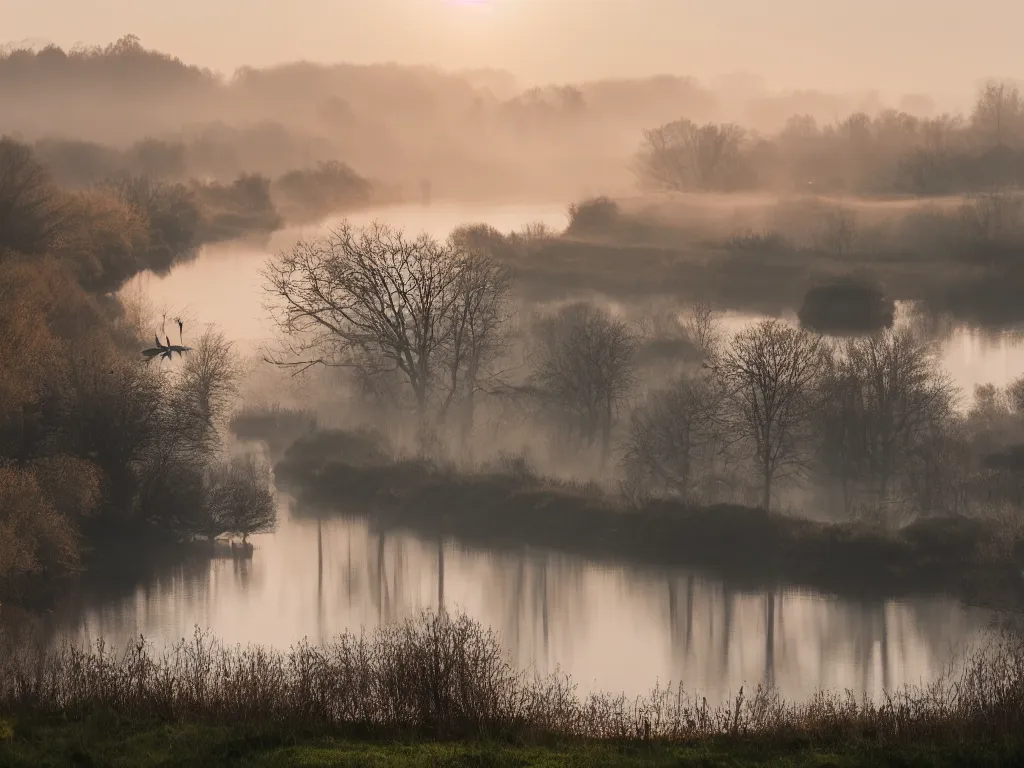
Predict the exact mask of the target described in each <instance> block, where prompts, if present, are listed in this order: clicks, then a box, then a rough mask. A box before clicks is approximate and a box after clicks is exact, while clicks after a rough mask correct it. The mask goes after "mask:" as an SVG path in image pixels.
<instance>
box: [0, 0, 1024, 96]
mask: <svg viewBox="0 0 1024 768" xmlns="http://www.w3.org/2000/svg"><path fill="white" fill-rule="evenodd" d="M1021 29H1024V2H1020V0H981V1H980V2H978V1H977V0H975V2H968V1H967V0H288V1H283V0H170V1H169V2H160V1H159V0H0V38H2V39H3V40H5V41H10V42H17V41H22V40H36V41H38V40H46V41H52V42H56V43H58V44H59V45H62V46H70V45H73V44H75V43H79V42H81V43H88V44H94V43H106V42H110V41H112V40H115V39H116V38H118V37H120V36H121V35H123V34H125V33H133V34H136V35H138V36H139V37H140V38H141V39H142V43H143V45H145V46H146V47H150V48H158V49H161V50H165V51H168V52H171V53H174V54H176V55H178V56H180V57H181V58H183V59H185V60H186V61H189V62H194V63H198V64H202V65H205V66H209V67H212V68H214V69H217V70H220V71H222V72H225V73H230V72H231V71H233V70H234V69H235V67H237V66H238V65H241V64H251V65H264V64H271V63H277V62H282V61H289V60H295V59H297V58H307V59H311V60H319V61H353V62H360V63H365V62H372V61H398V62H403V63H430V64H437V65H440V66H442V67H446V68H462V67H484V66H490V67H500V68H504V69H508V70H510V71H512V72H514V73H516V74H517V75H519V76H521V77H522V78H523V79H524V80H530V81H535V80H545V81H547V80H557V81H565V80H579V79H591V78H598V77H605V76H610V75H612V76H614V75H622V76H633V75H645V74H655V73H663V72H670V73H674V74H690V75H694V76H696V77H699V78H701V79H703V80H711V79H713V78H714V77H715V76H716V75H719V74H722V73H726V72H732V71H738V70H745V71H748V72H753V73H756V74H758V75H761V76H763V77H764V79H765V80H766V82H767V84H768V85H769V87H794V86H795V87H824V88H830V89H852V88H862V87H868V88H878V89H880V90H882V91H883V92H886V93H893V92H901V91H914V90H917V91H929V92H932V93H936V94H953V93H958V92H960V93H962V92H965V91H971V90H972V89H973V88H974V87H975V85H976V83H977V82H978V81H979V80H980V79H981V78H983V77H987V76H1011V77H1012V76H1015V75H1016V74H1018V73H1022V74H1024V56H1022V55H1021V53H1020V52H1021V50H1022V49H1021V47H1020V42H1019V40H1020V34H1021V32H1020V30H1021Z"/></svg>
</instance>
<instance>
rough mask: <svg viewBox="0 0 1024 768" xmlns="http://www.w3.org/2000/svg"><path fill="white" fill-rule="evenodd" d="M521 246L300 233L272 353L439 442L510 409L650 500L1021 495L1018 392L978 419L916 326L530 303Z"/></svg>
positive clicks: (981, 411) (842, 504) (476, 235)
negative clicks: (520, 280) (522, 290)
mask: <svg viewBox="0 0 1024 768" xmlns="http://www.w3.org/2000/svg"><path fill="white" fill-rule="evenodd" d="M508 247H510V245H509V242H508V240H507V239H506V238H503V237H502V236H501V235H500V234H499V233H497V232H494V231H493V230H489V228H487V227H482V226H477V227H462V228H459V229H457V230H455V231H454V232H453V233H452V235H451V236H450V237H449V238H448V239H447V240H445V241H443V242H441V241H438V240H435V239H433V238H430V237H427V236H425V235H423V236H420V237H419V238H416V239H411V238H408V237H406V236H405V235H404V234H403V233H401V232H399V231H396V230H393V229H391V228H388V227H386V226H384V225H382V224H375V225H373V226H371V227H368V228H366V229H357V228H353V227H351V226H350V225H348V224H344V225H342V226H341V227H340V228H339V229H337V230H335V231H333V232H332V233H330V234H328V235H326V236H324V237H321V238H315V239H312V240H307V241H304V242H302V243H300V244H298V245H297V246H296V247H295V248H294V249H292V250H291V251H288V252H284V253H282V254H279V255H278V256H277V257H275V258H273V259H271V260H270V261H269V262H268V264H267V267H266V270H265V277H266V287H267V290H268V291H269V293H270V294H271V296H272V307H273V309H274V312H275V315H274V316H275V319H276V321H277V324H278V328H279V329H280V331H281V341H282V345H281V346H280V347H279V348H278V349H277V350H276V352H275V353H274V354H273V355H270V356H269V357H268V359H270V360H271V361H272V362H275V363H277V364H280V365H283V366H287V367H291V368H293V369H295V370H304V369H306V368H309V367H311V366H314V365H325V366H330V367H332V368H338V369H341V370H343V371H344V372H345V373H346V374H348V379H347V380H348V381H349V382H350V383H353V384H354V385H355V387H356V391H357V392H358V393H359V396H360V397H363V398H365V399H366V401H367V402H374V403H376V404H377V405H378V406H380V407H381V408H382V409H383V411H389V412H390V413H392V414H396V415H397V416H398V418H399V419H400V420H401V419H405V418H407V417H406V416H402V415H401V414H409V415H414V416H415V423H416V428H417V431H418V432H419V434H420V437H421V438H422V437H423V436H424V435H427V436H428V437H429V438H430V440H431V441H432V442H430V443H429V444H425V445H428V446H435V447H436V446H437V445H446V444H447V443H446V439H447V438H448V437H452V436H457V437H458V443H459V444H460V445H461V446H462V448H463V450H464V451H466V452H467V453H468V452H471V451H472V450H473V448H472V446H473V445H474V443H473V438H474V436H475V437H477V438H480V439H484V440H487V439H488V438H487V436H486V435H488V434H490V435H497V434H498V432H499V430H500V429H501V427H500V426H495V420H496V419H497V420H498V421H499V422H500V423H502V424H504V426H506V427H508V426H510V425H511V422H508V421H507V419H508V418H510V416H509V414H510V413H515V414H517V415H518V417H519V418H521V419H522V420H523V423H526V424H528V425H529V428H530V429H531V430H532V431H533V433H534V434H537V435H542V436H545V437H546V438H547V440H548V442H549V444H550V445H551V446H553V452H554V453H556V454H558V455H560V456H563V457H566V456H573V455H576V456H590V457H593V458H594V459H595V460H596V461H597V466H601V467H606V472H605V473H606V474H607V470H609V469H611V468H612V467H613V466H616V467H618V469H619V477H620V485H621V488H622V490H623V492H625V493H626V494H627V496H629V497H630V498H631V499H633V500H634V501H637V502H641V501H643V500H646V499H650V498H651V497H656V496H662V497H665V496H671V497H677V498H683V499H685V500H686V501H688V502H692V503H694V504H710V503H715V502H722V501H729V502H739V503H747V504H751V505H759V506H763V507H765V508H768V509H777V508H780V507H787V506H789V507H791V506H794V505H800V506H814V507H815V508H819V509H823V510H829V511H831V512H833V513H835V514H837V515H842V516H846V517H859V518H865V517H866V518H869V519H872V520H874V521H875V522H883V521H890V522H895V521H898V520H901V519H904V518H905V517H906V516H907V515H914V514H939V513H945V514H962V513H965V512H967V511H968V510H970V509H977V508H982V507H984V508H985V509H993V508H995V507H997V506H999V505H1003V504H1010V503H1014V499H1015V498H1017V495H1019V493H1018V492H1017V491H1012V492H1011V488H1016V485H1015V484H1016V483H1018V482H1019V478H1018V477H1017V475H1015V474H1014V473H1015V472H1016V471H1017V470H1016V469H1015V468H1014V467H1013V466H1012V462H1010V464H1007V461H1009V460H1008V459H1006V458H1005V456H1004V458H1003V459H1000V458H999V457H1000V456H1002V455H1003V454H1004V453H1006V451H1010V452H1011V453H1010V454H1007V455H1012V448H1013V446H1014V445H1016V442H1015V441H1017V440H1020V439H1021V438H1022V437H1024V399H1021V398H1020V393H1019V392H1018V390H1020V389H1021V387H1022V386H1024V384H1022V383H1021V382H1018V383H1016V384H1014V385H1013V386H1012V387H1010V388H1009V389H1008V390H1006V391H1003V390H996V389H995V388H991V387H990V388H982V389H980V390H979V391H978V393H976V396H975V402H974V404H973V407H971V408H969V409H967V410H966V411H965V410H964V409H962V408H960V407H959V406H960V405H961V393H960V392H959V391H958V389H957V387H956V386H955V385H954V384H953V382H952V381H951V379H950V377H949V375H948V374H947V373H946V372H945V371H944V370H943V369H942V366H941V361H940V358H939V354H938V348H937V345H936V342H935V341H934V340H933V339H932V338H931V337H930V336H929V335H928V334H927V333H926V332H925V331H924V330H922V329H921V328H920V327H918V326H915V325H913V324H897V326H896V327H892V328H884V329H882V330H880V331H878V332H875V333H870V334H862V335H857V336H850V337H845V338H837V337H830V336H826V335H821V334H818V333H815V332H814V331H812V330H809V329H807V328H801V327H793V326H791V325H789V324H787V323H785V322H783V321H781V320H779V319H774V318H769V319H765V320H762V321H759V322H755V323H752V324H750V325H748V326H747V327H745V328H743V329H741V330H740V331H738V332H736V333H735V334H732V335H728V334H725V333H724V332H723V331H722V326H721V319H720V317H719V316H718V315H717V313H716V312H715V311H714V309H713V308H712V307H711V306H709V305H707V304H700V305H697V306H695V307H691V308H690V309H689V310H686V309H685V308H682V307H680V308H676V309H674V310H669V311H666V312H664V313H662V314H661V315H658V316H648V317H641V318H630V317H627V316H624V315H622V314H621V313H613V312H612V311H611V310H609V309H607V308H604V307H601V306H598V305H597V304H595V303H592V302H581V301H575V302H569V303H566V304H562V305H561V306H558V307H553V308H550V309H547V310H541V311H533V312H529V313H528V312H526V311H525V307H524V306H523V305H521V304H520V303H519V302H518V301H517V300H516V297H515V274H514V269H513V268H512V267H511V266H509V265H510V264H511V263H513V260H512V259H510V258H509V257H508V255H507V254H506V255H505V256H504V257H503V256H502V251H501V249H502V248H508ZM1022 381H1024V380H1022ZM509 405H511V409H509V408H508V407H507V406H509ZM481 411H484V412H486V413H487V419H486V421H487V422H488V426H487V427H484V425H483V424H482V423H481V420H480V419H479V418H476V420H475V417H478V414H479V413H480V412H481ZM453 415H456V418H455V419H454V420H453V419H452V416H453ZM502 419H505V421H504V422H502V421H501V420H502ZM453 428H456V431H454V432H453V431H452V430H453ZM486 429H493V430H494V431H493V432H489V433H488V432H485V431H484V430H486ZM427 449H428V450H433V448H429V447H428V448H427ZM1001 452H1002V453H1001ZM1000 461H1002V463H1000ZM1015 494H1016V495H1015Z"/></svg>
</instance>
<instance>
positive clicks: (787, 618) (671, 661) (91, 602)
mask: <svg viewBox="0 0 1024 768" xmlns="http://www.w3.org/2000/svg"><path fill="white" fill-rule="evenodd" d="M351 218H352V220H353V221H354V222H355V223H363V222H366V221H369V220H371V219H373V218H379V219H381V220H383V221H386V222H388V223H390V224H394V225H396V226H400V227H403V228H405V229H406V230H407V231H423V230H425V231H428V232H430V233H431V234H433V235H436V236H445V235H446V234H447V233H448V231H449V230H450V229H451V228H452V227H454V226H456V225H457V224H460V223H465V222H480V221H483V222H487V223H489V224H492V225H494V226H495V227H497V228H498V229H500V230H502V231H509V230H512V229H518V228H519V227H520V226H521V225H522V224H524V223H527V222H532V221H543V222H545V223H547V224H549V225H550V226H552V227H555V228H558V229H561V228H563V227H564V225H565V215H564V207H563V206H561V205H552V206H535V207H504V208H486V209H485V208H476V209H474V208H472V207H466V206H446V205H442V204H435V205H433V206H430V207H429V208H423V207H419V206H412V207H403V208H392V209H384V210H376V211H369V212H364V213H362V214H360V215H358V216H354V217H351ZM297 234H299V233H297V232H287V233H283V234H282V235H281V236H280V237H279V238H277V240H276V241H275V243H272V244H271V248H270V249H271V250H276V248H277V247H281V244H286V243H287V242H288V241H289V240H294V238H295V237H296V235H297ZM265 258H266V255H265V253H255V252H253V250H252V249H248V250H246V249H243V248H239V247H236V246H232V247H223V248H212V249H208V250H207V251H206V252H204V253H202V254H201V255H200V256H199V258H198V259H197V260H196V261H194V262H192V263H189V264H185V265H182V266H180V267H178V268H176V269H175V270H174V271H173V272H172V274H171V275H170V276H168V277H166V278H162V279H161V278H155V277H148V278H143V279H142V280H140V281H139V285H138V287H140V288H142V290H144V291H145V293H146V294H147V296H148V297H149V299H150V300H151V301H152V302H153V303H154V304H155V305H156V306H157V307H161V306H167V307H173V308H174V310H175V311H183V312H184V313H185V314H186V315H187V316H188V317H190V318H193V323H198V324H203V323H207V322H213V323H217V324H218V325H220V326H221V327H222V328H224V330H225V331H226V332H227V333H228V334H229V335H230V336H231V337H232V338H235V339H237V340H238V341H239V342H240V343H242V344H243V345H245V344H252V343H254V342H256V341H258V340H260V339H262V338H265V337H267V336H268V335H269V333H270V331H269V324H268V322H267V321H266V319H265V313H264V310H263V308H262V302H263V295H262V290H261V287H260V283H261V278H260V275H259V269H260V267H261V266H262V264H263V262H264V260H265ZM186 341H187V339H186ZM943 356H944V359H945V364H946V366H947V368H948V369H949V371H950V372H951V374H952V375H953V376H954V377H955V378H956V380H957V381H958V383H959V384H960V385H961V386H962V387H963V388H964V390H965V391H966V392H970V390H971V389H972V388H973V386H974V384H976V383H984V382H993V383H996V384H1004V383H1006V382H1007V381H1009V380H1011V379H1012V378H1015V377H1016V376H1017V375H1019V373H1020V372H1022V371H1024V347H1021V346H1019V344H1018V342H1017V341H1016V339H1015V338H1014V337H1010V336H1005V337H999V338H991V337H988V336H986V337H984V338H983V337H981V336H979V335H975V334H972V333H970V332H968V331H958V332H956V333H954V334H953V336H952V337H951V338H950V339H948V340H947V341H945V342H944V347H943ZM293 504H294V501H293V500H292V499H290V498H288V497H287V496H285V495H284V494H282V496H281V517H280V523H279V527H278V530H277V532H276V533H274V534H271V535H268V536H258V537H255V538H254V543H255V545H256V547H257V549H256V552H255V555H254V557H253V558H252V559H251V560H248V561H245V560H236V559H232V558H230V557H228V558H224V559H214V560H212V561H209V560H207V561H204V562H189V563H184V564H179V565H177V566H174V567H172V568H169V569H167V570H165V571H163V572H161V573H160V574H159V575H158V576H153V577H151V578H149V579H147V580H144V581H142V582H141V583H121V584H117V585H116V588H114V587H112V586H110V585H108V586H107V587H104V588H95V589H89V590H86V591H84V592H83V594H82V595H80V596H79V598H77V599H75V600H74V601H73V602H69V603H68V604H67V605H65V606H63V607H60V608H58V610H57V612H56V614H55V615H54V617H53V618H54V620H55V621H56V622H57V623H58V626H59V627H60V632H61V634H62V635H64V636H66V637H69V638H73V639H76V640H84V641H88V640H91V639H94V638H96V637H99V636H102V637H104V638H105V639H106V640H108V641H111V642H114V643H115V644H120V643H124V642H126V641H127V640H128V639H130V638H131V637H133V636H135V637H137V636H138V635H139V634H140V633H141V634H144V635H146V636H147V637H149V638H151V639H153V640H154V641H155V642H157V643H159V642H161V641H167V640H174V639H180V638H182V637H187V636H190V635H191V634H192V631H193V628H194V626H196V625H198V626H199V627H202V628H209V629H210V630H211V631H212V632H213V633H214V634H216V635H217V636H218V637H219V638H221V639H222V640H224V641H226V642H229V643H236V642H238V643H242V644H245V643H248V642H257V643H264V644H272V645H275V646H279V647H284V648H286V647H287V646H288V645H290V644H291V643H294V642H296V641H299V640H301V639H302V638H303V637H308V638H310V639H311V640H319V639H328V638H330V637H331V636H332V635H334V634H336V633H338V632H340V631H341V630H343V629H346V628H348V629H352V630H355V631H358V630H359V628H360V627H367V628H369V627H371V626H373V625H374V624H376V623H378V622H381V621H389V620H395V619H401V618H403V617H407V616H411V615H413V614H414V613H415V612H417V611H419V610H421V609H423V608H436V607H437V605H438V603H439V601H443V602H444V605H445V606H446V608H447V609H449V610H453V609H461V610H464V611H466V612H468V613H470V614H471V615H473V616H475V617H477V618H479V619H480V620H481V621H482V622H483V623H484V624H486V625H488V626H490V627H492V628H494V629H495V630H497V631H498V632H499V633H500V634H501V637H502V640H503V642H504V643H505V645H506V646H507V648H508V649H509V651H510V652H511V653H512V654H513V655H514V657H515V659H516V660H517V662H518V663H520V664H522V665H524V666H530V665H532V666H535V667H536V668H537V669H539V670H541V671H553V670H554V669H556V668H560V669H561V670H562V671H564V672H567V673H569V674H571V675H572V677H573V678H574V680H575V681H576V682H577V683H578V684H579V686H580V689H581V690H583V691H586V690H606V691H614V692H620V691H621V692H626V693H628V694H634V695H635V694H643V693H646V692H647V691H649V690H650V689H651V687H653V686H654V684H655V683H656V682H659V681H660V682H661V683H663V684H664V683H666V682H669V681H671V682H674V683H680V682H681V683H682V684H683V685H684V686H685V688H686V689H687V690H688V691H689V692H691V693H695V694H703V695H707V696H708V698H709V700H711V701H719V700H722V699H724V698H725V697H727V696H729V695H731V694H735V692H736V691H737V690H738V689H739V687H740V686H741V685H745V686H747V688H748V690H749V689H750V687H752V686H754V685H756V684H757V683H759V682H762V681H765V680H772V681H773V682H775V683H776V684H777V685H778V686H779V688H780V690H781V692H782V693H783V695H785V696H787V697H790V698H796V699H801V698H806V697H808V696H810V695H811V694H812V693H814V692H815V691H816V690H819V689H829V690H840V691H841V690H844V689H849V690H851V691H853V692H854V693H855V694H857V695H858V696H860V695H862V694H867V695H869V696H878V695H879V694H880V693H881V691H882V690H883V689H891V688H893V687H895V686H899V685H901V684H903V683H912V684H921V683H927V682H929V681H931V680H933V679H934V678H936V677H937V676H938V675H939V674H940V673H941V672H942V671H943V669H944V668H945V666H946V665H947V664H948V663H949V662H950V660H951V659H952V658H953V656H954V654H955V653H956V652H957V651H958V650H962V649H963V648H964V647H965V646H967V645H968V644H970V643H972V642H975V641H977V640H979V639H980V637H981V633H983V632H984V630H985V629H986V628H987V627H988V625H989V622H990V620H991V614H990V613H989V612H987V611H985V610H982V609H978V608H971V607H965V606H962V605H960V604H958V603H957V602H956V601H954V600H950V599H945V598H942V597H918V598H908V599H904V600H878V599H863V600H850V599H837V598H834V597H831V596H824V595H819V594H816V593H813V592H810V591H803V590H793V589H769V590H750V589H745V590H744V589H738V588H734V587H732V586H730V585H729V584H727V583H725V582H723V581H721V580H715V579H708V578H706V577H702V576H701V575H699V574H697V573H694V572H689V571H686V570H678V569H663V568H644V567H638V566H627V565H622V564H610V563H599V562H592V561H588V560H586V559H582V558H578V557H570V556H566V555H560V554H552V553H547V552H543V551H532V550H524V551H519V552H513V553H510V552H502V553H499V552H491V551H486V550H480V549H467V548H465V547H463V546H461V545H460V544H458V543H456V542H454V541H437V540H424V539H421V538H417V537H416V536H413V535H411V534H394V533H388V534H381V533H379V532H378V531H376V530H375V529H374V528H373V526H372V525H369V524H367V523H366V522H359V521H350V520H343V519H332V520H328V521H324V522H323V523H322V524H318V523H317V522H316V521H315V520H309V519H304V518H298V517H297V518H293V517H292V515H291V510H292V508H293Z"/></svg>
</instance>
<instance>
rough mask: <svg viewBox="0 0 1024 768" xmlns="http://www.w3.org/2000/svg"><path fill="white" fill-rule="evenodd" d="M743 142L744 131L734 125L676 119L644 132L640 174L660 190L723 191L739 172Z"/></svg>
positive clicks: (638, 167) (637, 166)
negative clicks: (737, 168)
mask: <svg viewBox="0 0 1024 768" xmlns="http://www.w3.org/2000/svg"><path fill="white" fill-rule="evenodd" d="M742 140H743V130H742V129H741V128H740V127H739V126H736V125H733V124H732V123H724V124H720V125H719V124H715V123H708V124H706V125H700V126H699V125H697V124H695V123H693V122H691V121H690V120H686V119H682V120H676V121H675V122H672V123H667V124H665V125H663V126H661V127H660V128H654V129H651V130H647V131H644V135H643V144H642V145H641V148H640V151H639V152H638V153H637V156H636V159H635V165H636V172H637V174H638V176H639V177H640V179H641V181H643V182H644V183H646V184H648V185H650V186H652V187H654V188H656V189H665V190H670V191H685V190H689V189H699V190H702V191H709V190H712V189H721V188H723V187H725V186H726V185H727V184H728V181H729V176H730V174H731V173H732V172H733V171H734V170H735V166H736V162H737V161H738V159H739V154H740V146H741V142H742Z"/></svg>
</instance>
